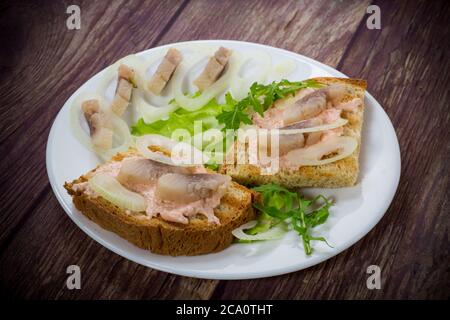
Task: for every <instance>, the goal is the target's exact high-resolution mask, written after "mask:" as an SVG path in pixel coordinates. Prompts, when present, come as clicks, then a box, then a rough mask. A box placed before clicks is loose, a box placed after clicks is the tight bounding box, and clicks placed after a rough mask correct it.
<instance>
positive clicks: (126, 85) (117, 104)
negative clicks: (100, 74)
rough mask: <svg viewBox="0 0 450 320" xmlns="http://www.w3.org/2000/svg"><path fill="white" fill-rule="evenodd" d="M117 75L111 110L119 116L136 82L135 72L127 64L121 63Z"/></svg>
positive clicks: (128, 100) (126, 105) (123, 110)
mask: <svg viewBox="0 0 450 320" xmlns="http://www.w3.org/2000/svg"><path fill="white" fill-rule="evenodd" d="M118 75H119V76H118V80H117V87H116V94H115V95H114V99H113V102H112V104H111V110H112V111H113V112H114V113H115V114H117V115H118V116H119V117H120V116H122V115H123V114H124V112H125V110H126V109H127V107H128V105H129V104H130V101H131V94H132V92H133V87H134V86H135V83H136V81H135V77H136V72H135V70H134V69H132V68H130V67H128V66H127V65H124V64H121V65H120V66H119V71H118Z"/></svg>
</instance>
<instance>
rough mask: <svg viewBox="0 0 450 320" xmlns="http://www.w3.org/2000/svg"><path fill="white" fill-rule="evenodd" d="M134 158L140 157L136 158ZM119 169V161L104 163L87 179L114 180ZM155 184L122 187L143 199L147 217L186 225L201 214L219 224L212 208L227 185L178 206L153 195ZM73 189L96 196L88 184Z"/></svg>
mask: <svg viewBox="0 0 450 320" xmlns="http://www.w3.org/2000/svg"><path fill="white" fill-rule="evenodd" d="M136 158H140V157H139V156H136ZM120 168H121V162H119V161H117V162H111V163H106V164H104V165H102V166H100V167H99V168H97V169H96V170H95V171H94V172H93V173H90V174H88V175H87V178H90V177H92V176H93V175H95V174H96V173H100V172H101V173H106V174H109V175H111V176H113V177H114V178H116V177H117V176H118V174H119V171H120ZM192 173H207V171H206V169H205V168H204V167H195V168H193V170H192ZM156 182H157V180H156V179H155V180H154V181H149V183H145V184H133V185H124V187H126V188H127V189H129V190H131V191H134V192H137V193H139V194H140V195H142V196H143V197H144V198H145V200H146V202H147V210H146V214H147V216H148V217H155V216H157V215H159V216H160V217H161V218H162V219H164V220H166V221H171V222H178V223H183V224H187V223H189V219H188V218H189V217H193V216H195V215H197V214H203V215H205V216H206V218H207V219H208V221H209V222H211V223H217V224H219V223H220V221H219V219H218V218H217V217H216V216H215V215H214V208H216V207H217V206H218V205H219V204H220V200H221V198H222V197H223V195H224V194H225V192H226V189H227V187H228V185H227V186H224V188H219V190H218V191H217V192H215V193H213V195H212V196H210V197H207V198H203V199H200V200H198V201H195V202H191V203H187V204H180V203H176V202H172V201H163V200H162V199H160V198H158V197H157V196H156V195H155V189H156ZM73 189H74V190H75V191H78V190H79V191H82V192H84V193H85V194H87V195H89V196H91V197H97V196H98V195H97V194H96V192H95V191H94V190H92V188H91V187H90V186H89V184H88V182H82V183H78V184H75V185H74V186H73Z"/></svg>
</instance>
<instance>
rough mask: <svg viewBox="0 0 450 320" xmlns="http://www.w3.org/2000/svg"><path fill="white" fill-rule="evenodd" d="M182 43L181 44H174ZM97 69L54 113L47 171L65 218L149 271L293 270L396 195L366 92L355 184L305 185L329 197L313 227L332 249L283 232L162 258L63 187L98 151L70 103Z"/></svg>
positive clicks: (319, 256)
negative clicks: (108, 225)
mask: <svg viewBox="0 0 450 320" xmlns="http://www.w3.org/2000/svg"><path fill="white" fill-rule="evenodd" d="M180 44H186V43H178V44H177V45H180ZM189 44H191V45H197V44H206V45H213V46H220V45H223V46H225V47H228V48H231V49H234V50H236V51H246V50H255V49H256V50H260V51H265V52H266V53H268V54H270V55H271V56H272V59H273V62H274V63H276V62H277V61H284V60H286V59H291V60H293V61H294V62H295V64H296V69H295V72H294V73H292V74H291V75H289V76H288V79H290V80H303V79H307V78H311V77H315V76H332V77H346V76H345V75H344V74H342V73H341V72H339V71H337V70H335V69H333V68H331V67H329V66H326V65H324V64H322V63H320V62H317V61H315V60H313V59H310V58H307V57H304V56H301V55H299V54H296V53H293V52H289V51H286V50H282V49H278V48H273V47H270V46H265V45H260V44H255V43H248V42H240V41H229V40H206V41H192V42H189ZM169 46H170V45H166V46H162V47H158V48H153V49H149V50H146V51H143V52H141V53H139V54H138V55H142V56H146V57H150V56H151V55H152V54H155V53H158V52H159V53H160V52H163V51H164V52H165V50H167V47H169ZM102 73H103V71H102V72H99V73H98V74H97V75H95V76H94V77H93V78H91V79H90V80H89V81H87V82H86V83H85V84H84V85H83V86H81V88H79V89H78V90H77V91H76V92H75V93H74V94H73V95H72V96H71V97H70V98H69V100H67V101H66V103H65V104H64V106H63V107H62V109H61V110H60V112H59V113H58V116H57V117H56V119H55V121H54V123H53V126H52V129H51V131H50V135H49V138H48V142H47V154H46V157H47V160H46V161H47V171H48V176H49V179H50V184H51V186H52V188H53V191H54V193H55V195H56V197H57V199H58V201H59V202H60V204H61V206H62V207H63V208H64V210H65V211H66V213H67V214H68V215H69V217H70V218H71V219H72V220H73V221H74V222H75V223H76V224H77V225H78V226H79V227H80V228H81V229H82V230H83V231H84V232H86V233H87V234H88V235H89V236H90V237H91V238H93V239H94V240H96V241H98V242H99V243H101V244H102V245H103V246H105V247H106V248H108V249H110V250H112V251H114V252H115V253H117V254H119V255H121V256H122V257H125V258H127V259H129V260H132V261H135V262H137V263H139V264H142V265H144V266H148V267H151V268H154V269H158V270H162V271H166V272H170V273H174V274H178V275H184V276H190V277H196V278H207V279H251V278H261V277H269V276H275V275H280V274H284V273H288V272H293V271H298V270H301V269H305V268H308V267H310V266H313V265H316V264H318V263H320V262H322V261H325V260H327V259H329V258H331V257H333V256H335V255H337V254H338V253H340V252H342V251H343V250H345V249H347V248H348V247H350V246H351V245H353V244H354V243H355V242H357V241H358V240H360V239H361V238H362V237H363V236H364V235H366V234H367V233H368V232H369V231H370V230H371V229H372V228H373V227H374V226H375V225H376V224H377V223H378V221H379V220H380V219H381V217H382V216H383V215H384V213H385V212H386V210H387V208H388V207H389V204H390V203H391V201H392V198H393V197H394V194H395V191H396V189H397V186H398V182H399V178H400V150H399V145H398V141H397V136H396V134H395V131H394V128H393V126H392V123H391V121H390V120H389V118H388V116H387V115H386V113H385V112H384V110H383V108H382V107H381V106H380V104H379V103H378V102H377V101H376V100H375V99H374V98H373V97H372V96H371V95H370V94H369V93H366V97H365V103H366V112H365V118H364V128H363V134H362V148H361V156H360V164H361V173H360V177H359V180H358V183H357V185H356V186H354V187H350V188H341V189H304V190H303V191H302V192H303V193H304V194H306V195H314V194H318V193H321V194H324V195H326V196H330V197H333V198H334V199H335V201H336V205H335V206H333V207H332V209H331V214H330V218H329V219H328V221H327V222H326V224H324V225H323V226H321V227H320V228H318V230H317V233H319V234H321V235H324V236H325V237H326V238H327V240H328V242H329V243H330V244H331V245H332V248H330V247H327V246H326V245H324V244H323V243H321V242H313V248H314V252H313V254H312V255H311V256H306V255H305V254H304V251H303V248H302V246H301V244H300V242H301V241H300V240H299V238H298V237H297V236H296V235H295V234H294V233H289V234H287V235H286V237H285V238H284V239H283V240H279V241H268V242H261V243H253V244H233V245H231V246H230V247H229V248H227V249H226V250H224V251H222V252H219V253H214V254H208V255H202V256H195V257H168V256H161V255H157V254H152V253H150V252H148V251H146V250H142V249H139V248H138V247H136V246H134V245H132V244H131V243H129V242H127V241H126V240H124V239H122V238H120V237H119V236H117V235H116V234H114V233H112V232H109V231H106V230H104V229H102V228H100V227H99V226H98V225H96V224H95V223H93V222H92V221H90V220H89V219H87V218H86V217H85V216H83V215H82V214H81V213H80V212H79V211H78V210H77V209H75V207H74V206H73V204H72V200H71V197H70V196H69V195H68V194H67V192H66V191H65V189H64V188H63V184H64V182H65V181H71V180H73V179H75V178H77V177H79V176H80V175H81V174H83V173H85V172H87V171H89V170H91V169H92V168H94V167H95V166H96V165H97V164H98V159H97V157H96V156H95V155H94V154H92V153H91V152H89V151H88V150H86V149H85V148H84V147H83V146H82V145H81V144H80V143H79V142H78V141H77V140H76V138H75V137H74V135H73V134H72V131H71V130H70V125H69V123H70V122H69V109H70V106H71V103H72V101H73V99H74V97H76V96H77V95H78V94H79V93H81V92H84V91H89V90H92V89H93V88H95V84H96V82H97V81H98V80H99V77H100V76H101V75H102Z"/></svg>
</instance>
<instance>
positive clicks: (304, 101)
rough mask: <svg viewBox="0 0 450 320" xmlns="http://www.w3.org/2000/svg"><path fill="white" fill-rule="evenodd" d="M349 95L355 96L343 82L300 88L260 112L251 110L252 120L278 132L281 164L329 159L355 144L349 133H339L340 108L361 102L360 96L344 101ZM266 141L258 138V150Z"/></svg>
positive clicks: (354, 106) (341, 130)
mask: <svg viewBox="0 0 450 320" xmlns="http://www.w3.org/2000/svg"><path fill="white" fill-rule="evenodd" d="M349 96H350V97H355V92H354V89H353V88H352V87H350V86H347V85H343V84H333V85H329V86H325V87H322V88H318V89H317V88H304V89H301V90H299V91H298V92H297V93H296V94H295V95H294V96H293V97H288V98H285V99H282V100H278V101H277V102H276V103H274V104H273V106H272V107H271V108H269V109H268V110H266V111H265V112H264V113H263V115H262V116H261V115H260V114H259V113H256V112H255V113H254V114H253V122H254V123H255V124H256V125H257V126H258V127H259V128H262V129H268V130H269V132H271V134H276V135H278V143H279V145H278V155H279V157H280V165H281V167H293V168H298V167H299V166H302V165H321V164H326V163H331V162H334V161H337V160H339V159H343V158H345V157H347V156H349V155H350V154H352V153H353V151H354V150H355V149H356V147H357V141H356V140H355V139H354V138H353V137H342V136H343V134H344V128H343V126H344V125H345V124H346V123H347V120H345V119H343V118H341V113H342V111H348V112H353V111H355V110H357V109H358V107H359V106H361V105H362V100H361V99H360V98H353V99H351V100H347V101H346V98H347V97H349ZM273 129H278V130H279V131H273ZM272 131H273V133H272ZM267 145H268V143H267V142H266V141H258V148H259V149H258V150H261V148H267ZM269 149H270V146H269Z"/></svg>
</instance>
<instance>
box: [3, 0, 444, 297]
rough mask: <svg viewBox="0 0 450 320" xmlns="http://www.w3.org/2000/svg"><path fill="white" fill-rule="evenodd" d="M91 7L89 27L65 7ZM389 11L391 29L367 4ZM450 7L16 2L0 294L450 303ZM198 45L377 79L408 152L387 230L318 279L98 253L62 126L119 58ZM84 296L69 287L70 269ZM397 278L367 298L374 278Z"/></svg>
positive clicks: (6, 107)
mask: <svg viewBox="0 0 450 320" xmlns="http://www.w3.org/2000/svg"><path fill="white" fill-rule="evenodd" d="M70 4H78V5H79V6H80V7H81V18H82V25H81V30H78V31H70V30H68V29H67V28H66V18H67V17H68V15H67V14H66V8H67V6H68V5H70ZM369 4H377V5H378V6H380V8H381V23H382V25H381V27H382V28H381V30H369V29H368V28H367V27H366V19H367V17H368V14H366V8H367V6H368V5H369ZM449 21H450V9H449V3H448V1H447V2H446V1H370V0H366V1H345V0H344V1H249V0H247V1H213V0H210V1H196V0H185V1H79V0H73V1H72V0H71V1H61V2H60V1H29V2H24V1H14V2H13V1H11V2H8V1H6V2H5V1H2V2H1V4H0V34H1V38H0V40H1V42H0V50H1V51H0V53H1V54H0V110H1V113H0V114H1V116H0V128H1V131H0V132H1V135H0V141H1V150H0V152H1V153H0V154H1V157H2V158H1V161H0V174H1V181H0V192H1V193H0V200H1V201H0V203H1V207H0V209H1V210H0V288H1V293H2V296H6V297H9V298H37V299H43V298H47V299H91V298H102V299H110V298H120V299H122V298H124V299H141V298H144V299H152V298H159V299H172V298H175V299H179V298H189V299H190V298H193V299H210V298H214V299H222V298H227V299H229V298H236V299H249V298H258V299H281V298H285V299H335V298H338V299H348V298H349V299H391V298H395V299H398V298H414V299H416V298H440V299H445V298H449V296H450V290H449V280H450V279H449V251H448V250H449V241H448V226H449V214H450V211H449V205H450V203H449V196H448V195H449V169H450V164H449V163H450V157H449V154H450V143H449V140H450V136H449V132H450V129H449V128H450V116H449V114H450V112H449V111H450V108H449V102H450V99H449V98H450V97H449V92H450V90H449V86H450V68H449V66H450V65H449V64H450V59H449V58H450V54H449V51H450V32H449ZM194 39H238V40H245V41H253V42H259V43H264V44H269V45H272V46H277V47H280V48H284V49H288V50H291V51H293V52H298V53H300V54H303V55H306V56H309V57H311V58H314V59H317V60H319V61H321V62H323V63H326V64H328V65H330V66H332V67H335V68H337V69H338V70H341V71H342V72H344V73H346V74H347V75H349V76H351V77H361V78H365V79H367V81H368V83H369V91H370V93H372V94H373V95H374V96H375V98H376V99H377V100H378V101H379V102H380V103H381V105H382V106H383V107H384V108H385V110H386V112H387V113H388V114H389V116H390V118H391V120H392V122H393V124H394V127H395V129H396V132H397V135H398V138H399V141H400V148H401V153H402V175H401V180H400V185H399V188H398V191H397V194H396V196H395V199H394V201H393V202H392V204H391V206H390V208H389V210H388V212H387V213H386V215H385V217H384V218H383V219H382V220H381V222H380V223H379V224H378V225H377V226H376V227H375V228H374V229H373V230H372V231H371V232H370V233H369V234H368V235H367V236H366V237H364V238H363V239H362V240H361V241H359V242H358V243H357V244H355V245H354V246H353V247H351V248H350V249H348V250H346V251H345V252H343V253H341V254H340V255H338V256H336V257H335V258H332V259H330V260H328V261H326V262H324V263H322V264H320V265H317V266H314V267H312V268H309V269H307V270H302V271H299V272H295V273H291V274H287V275H283V276H277V277H272V278H266V279H258V280H247V281H214V280H199V279H194V278H186V277H181V276H176V275H172V274H167V273H164V272H159V271H155V270H152V269H149V268H145V267H142V266H140V265H138V264H136V263H134V262H131V261H128V260H126V259H124V258H122V257H120V256H118V255H116V254H114V253H112V252H110V251H108V250H107V249H105V248H103V247H102V246H101V245H99V244H97V243H96V242H95V241H93V240H91V239H90V238H89V237H88V236H86V235H85V234H84V233H83V232H82V231H81V230H80V229H78V228H77V227H76V226H75V224H74V223H73V222H72V221H71V220H70V219H69V218H68V217H67V215H66V214H65V213H64V211H63V209H62V208H61V207H60V206H59V204H58V202H57V200H56V198H55V196H54V195H53V193H52V191H51V188H50V185H49V182H48V178H47V172H46V169H45V146H46V141H47V137H48V133H49V130H50V126H51V124H52V122H53V119H54V118H55V116H56V114H57V112H58V111H59V109H60V108H61V106H62V105H63V104H64V102H65V101H66V99H67V98H68V97H69V96H70V95H71V94H72V93H73V92H74V91H75V90H76V89H77V88H78V87H79V86H80V85H81V84H83V83H84V82H85V81H86V80H87V79H89V78H90V77H91V76H93V75H94V74H95V73H97V72H98V71H99V70H101V69H103V68H104V67H106V66H108V65H109V64H111V63H112V62H114V61H115V60H117V59H118V58H120V57H123V56H125V55H127V54H130V53H134V52H137V51H141V50H144V49H147V48H152V47H155V46H159V45H161V44H166V43H171V42H177V41H184V40H194ZM71 264H77V265H79V266H80V267H81V270H82V289H81V290H73V291H69V290H68V289H67V288H66V286H65V280H66V277H67V274H66V267H67V266H68V265H71ZM371 264H376V265H379V266H380V267H381V269H382V289H381V290H368V289H367V288H366V278H367V276H368V275H367V274H366V273H365V271H366V268H367V266H369V265H371Z"/></svg>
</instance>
